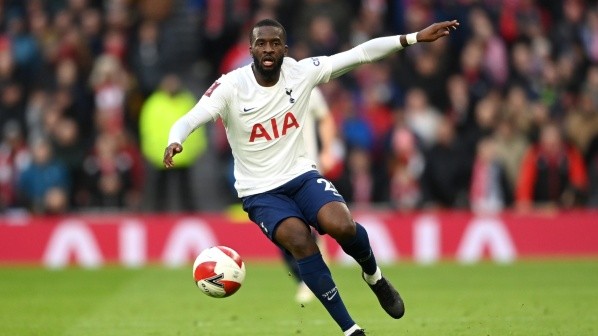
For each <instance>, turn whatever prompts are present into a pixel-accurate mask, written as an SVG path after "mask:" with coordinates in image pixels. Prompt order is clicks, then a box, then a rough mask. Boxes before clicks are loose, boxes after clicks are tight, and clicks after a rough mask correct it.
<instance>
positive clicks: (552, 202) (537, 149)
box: [516, 123, 587, 211]
mask: <svg viewBox="0 0 598 336" xmlns="http://www.w3.org/2000/svg"><path fill="white" fill-rule="evenodd" d="M586 191H587V175H586V167H585V163H584V161H583V158H582V156H581V154H580V153H579V150H577V149H576V148H574V147H572V146H569V145H568V144H566V143H565V142H564V140H563V137H562V134H561V130H560V128H559V127H558V126H557V125H556V124H553V123H550V124H547V125H545V126H544V127H543V128H542V130H541V132H540V138H539V141H538V144H537V145H535V146H532V147H531V148H529V149H528V151H527V153H526V154H525V157H524V159H523V162H522V164H521V170H520V174H519V180H518V182H517V192H516V201H517V207H518V209H520V210H524V211H525V210H529V209H531V208H533V207H540V208H548V209H552V208H556V207H560V206H562V207H572V206H574V205H577V204H580V200H581V199H582V197H583V195H584V193H585V192H586Z"/></svg>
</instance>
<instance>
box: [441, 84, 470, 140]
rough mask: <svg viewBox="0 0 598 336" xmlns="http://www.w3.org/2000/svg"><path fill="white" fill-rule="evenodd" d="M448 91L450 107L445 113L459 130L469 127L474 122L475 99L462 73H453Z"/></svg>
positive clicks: (447, 86) (447, 87) (447, 85)
mask: <svg viewBox="0 0 598 336" xmlns="http://www.w3.org/2000/svg"><path fill="white" fill-rule="evenodd" d="M446 91H447V94H448V107H447V109H446V111H445V112H444V115H446V116H447V118H448V119H449V120H451V121H452V122H453V124H454V125H455V128H456V129H457V132H461V131H463V130H465V129H468V128H469V127H471V125H472V124H473V122H474V113H473V106H474V101H473V98H472V96H471V94H470V93H469V87H468V86H467V81H466V80H465V78H464V77H463V76H462V75H460V74H456V75H452V76H450V77H449V78H448V79H447V82H446Z"/></svg>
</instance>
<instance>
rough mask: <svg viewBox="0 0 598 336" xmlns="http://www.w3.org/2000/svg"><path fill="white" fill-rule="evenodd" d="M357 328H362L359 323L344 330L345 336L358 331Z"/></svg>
mask: <svg viewBox="0 0 598 336" xmlns="http://www.w3.org/2000/svg"><path fill="white" fill-rule="evenodd" d="M357 330H361V328H360V327H359V326H358V325H357V324H354V325H353V326H352V327H351V328H349V329H347V330H345V331H343V333H344V334H345V336H350V335H351V334H352V333H354V332H356V331H357Z"/></svg>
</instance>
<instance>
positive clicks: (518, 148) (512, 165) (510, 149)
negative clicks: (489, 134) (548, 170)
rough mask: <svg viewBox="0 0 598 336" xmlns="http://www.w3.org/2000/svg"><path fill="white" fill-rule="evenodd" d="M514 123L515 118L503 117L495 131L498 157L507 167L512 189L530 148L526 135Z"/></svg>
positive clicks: (506, 170)
mask: <svg viewBox="0 0 598 336" xmlns="http://www.w3.org/2000/svg"><path fill="white" fill-rule="evenodd" d="M514 124H515V123H514V122H513V120H511V119H509V118H506V117H503V118H502V119H501V120H500V121H499V122H498V125H497V127H496V131H495V132H494V138H495V141H496V144H495V145H496V155H497V159H498V160H499V161H500V162H501V164H502V166H503V167H504V168H505V173H506V175H507V179H508V181H509V188H510V189H511V191H513V190H515V186H516V185H517V177H518V176H519V171H520V169H521V161H522V160H523V156H524V155H525V152H526V151H527V148H528V141H527V139H526V137H525V136H524V135H523V134H522V133H521V132H518V131H517V129H516V127H515V125H514Z"/></svg>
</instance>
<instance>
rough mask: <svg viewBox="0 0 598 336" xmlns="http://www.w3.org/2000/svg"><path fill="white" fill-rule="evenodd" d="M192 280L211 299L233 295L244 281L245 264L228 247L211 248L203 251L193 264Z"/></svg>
mask: <svg viewBox="0 0 598 336" xmlns="http://www.w3.org/2000/svg"><path fill="white" fill-rule="evenodd" d="M193 279H194V280H195V283H196V284H197V287H199V289H201V291H202V292H203V293H204V294H206V295H208V296H211V297H215V298H223V297H227V296H231V295H233V294H235V292H237V291H238V290H239V288H241V284H242V283H243V280H244V279H245V263H244V262H243V260H242V259H241V256H240V255H239V254H238V253H237V252H236V251H235V250H233V249H231V248H230V247H226V246H213V247H210V248H207V249H205V250H203V251H202V252H201V253H200V254H199V255H198V256H197V258H195V262H194V263H193Z"/></svg>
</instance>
